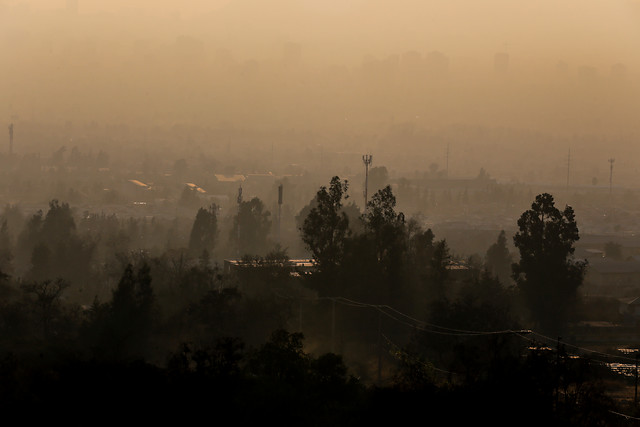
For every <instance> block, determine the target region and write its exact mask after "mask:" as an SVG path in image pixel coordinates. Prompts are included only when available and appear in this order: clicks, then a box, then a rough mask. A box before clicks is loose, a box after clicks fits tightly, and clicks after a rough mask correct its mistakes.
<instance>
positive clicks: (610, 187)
mask: <svg viewBox="0 0 640 427" xmlns="http://www.w3.org/2000/svg"><path fill="white" fill-rule="evenodd" d="M614 161H615V159H609V196H611V191H612V190H613V162H614Z"/></svg>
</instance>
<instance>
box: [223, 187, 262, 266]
mask: <svg viewBox="0 0 640 427" xmlns="http://www.w3.org/2000/svg"><path fill="white" fill-rule="evenodd" d="M270 217H271V213H270V212H269V211H268V210H266V209H265V206H264V203H263V202H262V200H260V199H259V198H257V197H254V198H252V199H251V200H249V201H247V202H241V203H240V206H239V209H238V214H237V215H236V217H235V220H234V223H233V228H232V230H231V234H230V236H229V238H230V240H231V241H232V242H235V243H236V245H237V249H238V252H239V253H240V255H247V254H250V255H262V254H264V253H266V252H267V250H268V237H269V231H270V230H271V219H270Z"/></svg>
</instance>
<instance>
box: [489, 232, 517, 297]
mask: <svg viewBox="0 0 640 427" xmlns="http://www.w3.org/2000/svg"><path fill="white" fill-rule="evenodd" d="M512 263H513V260H512V259H511V254H510V253H509V249H507V237H506V235H505V232H504V230H502V231H500V234H498V240H497V241H496V242H495V243H494V244H492V245H491V246H490V247H489V249H487V254H486V256H485V266H486V268H487V270H489V271H490V272H491V273H492V274H493V275H495V276H496V277H498V279H499V280H500V282H502V283H503V284H505V285H506V284H508V283H509V282H510V281H511V264H512Z"/></svg>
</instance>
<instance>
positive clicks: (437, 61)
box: [425, 51, 449, 77]
mask: <svg viewBox="0 0 640 427" xmlns="http://www.w3.org/2000/svg"><path fill="white" fill-rule="evenodd" d="M425 61H426V66H427V73H428V74H429V75H431V76H434V77H444V76H446V75H447V74H449V58H448V57H447V55H445V54H444V53H442V52H437V51H433V52H429V53H428V54H427V57H426V60H425Z"/></svg>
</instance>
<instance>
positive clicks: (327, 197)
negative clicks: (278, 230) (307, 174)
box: [301, 176, 349, 275]
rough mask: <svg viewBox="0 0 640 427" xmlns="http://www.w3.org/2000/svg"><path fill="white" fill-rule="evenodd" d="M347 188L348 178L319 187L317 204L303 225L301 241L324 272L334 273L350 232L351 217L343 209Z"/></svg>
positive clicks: (338, 179)
mask: <svg viewBox="0 0 640 427" xmlns="http://www.w3.org/2000/svg"><path fill="white" fill-rule="evenodd" d="M347 188H348V185H347V181H340V178H339V177H337V176H334V177H333V178H331V184H330V185H329V188H327V187H324V186H323V187H320V190H318V192H317V193H316V204H315V206H314V207H313V208H312V209H311V210H310V211H309V213H308V214H307V216H306V217H305V219H304V223H303V224H302V229H301V231H302V241H303V242H304V243H305V245H306V247H307V249H309V251H310V252H311V254H312V256H313V258H314V260H315V261H316V263H317V264H318V270H319V271H320V272H321V273H324V274H330V275H331V274H332V273H334V272H335V270H336V268H337V267H338V266H339V265H340V262H341V260H342V256H343V252H344V245H345V239H346V237H347V236H348V234H349V219H348V217H347V214H346V213H345V212H344V211H343V210H342V201H343V199H345V198H346V197H347V196H346V192H347Z"/></svg>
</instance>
